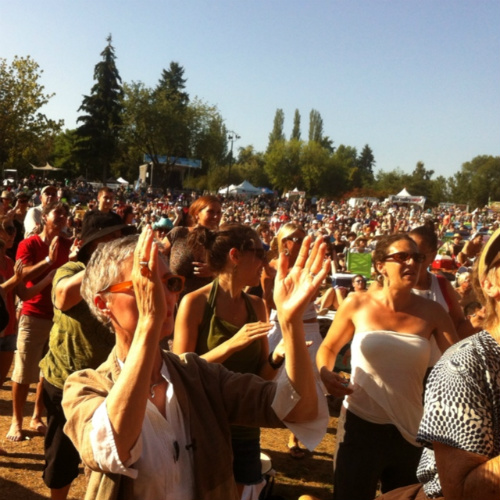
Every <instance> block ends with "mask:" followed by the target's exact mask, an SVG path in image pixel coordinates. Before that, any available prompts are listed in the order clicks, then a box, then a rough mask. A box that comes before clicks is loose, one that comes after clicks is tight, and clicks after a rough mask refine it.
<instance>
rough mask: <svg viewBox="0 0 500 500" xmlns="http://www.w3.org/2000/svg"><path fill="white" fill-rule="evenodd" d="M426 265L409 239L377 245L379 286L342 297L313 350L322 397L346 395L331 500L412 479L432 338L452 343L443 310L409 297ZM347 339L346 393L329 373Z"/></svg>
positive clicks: (359, 498) (359, 499)
mask: <svg viewBox="0 0 500 500" xmlns="http://www.w3.org/2000/svg"><path fill="white" fill-rule="evenodd" d="M424 259H425V257H424V256H423V255H422V254H421V253H419V252H418V251H417V246H416V244H415V242H414V241H413V240H412V239H411V238H409V236H407V235H404V234H395V235H391V236H387V237H385V238H383V239H382V240H380V241H379V243H378V244H377V247H376V249H375V252H374V265H375V269H376V271H377V274H378V279H377V283H375V284H374V285H372V287H371V288H370V290H369V291H368V292H367V293H363V294H361V293H360V294H358V293H353V294H351V295H349V296H348V297H347V299H346V300H345V301H344V302H343V304H342V305H341V307H340V308H339V310H338V311H337V314H336V316H335V319H334V321H333V323H332V325H331V327H330V330H329V331H328V334H327V336H326V338H325V340H324V341H323V343H322V345H321V347H320V349H319V351H318V355H317V365H318V369H319V370H320V374H321V378H322V380H323V382H324V384H325V386H326V388H327V389H328V392H329V393H330V394H332V395H334V396H337V397H342V396H346V397H345V400H344V404H343V408H342V412H341V418H340V419H339V427H338V430H337V450H336V456H335V477H334V499H335V500H352V499H354V498H355V499H356V500H365V499H366V500H371V499H373V498H375V494H376V489H377V485H378V482H379V481H380V482H381V488H382V492H385V491H389V490H392V489H394V488H397V487H400V486H405V485H407V484H412V483H411V481H414V480H415V477H416V467H417V464H418V460H419V457H420V448H419V446H418V445H417V443H416V441H415V438H416V433H417V430H418V424H419V422H420V418H421V415H422V393H423V379H424V376H425V372H426V369H427V366H428V363H429V358H430V339H431V337H435V338H436V341H437V345H438V346H439V348H440V350H445V349H446V348H448V347H449V346H450V345H451V344H453V343H454V342H455V341H456V340H458V339H457V336H456V333H455V328H454V326H453V323H452V321H451V319H450V317H449V316H448V315H447V314H445V312H444V310H443V308H442V307H441V306H440V305H439V304H437V303H435V302H432V301H430V300H427V299H424V298H422V297H419V296H417V295H415V294H413V293H412V288H413V287H414V286H415V284H416V281H417V278H418V275H419V270H420V265H421V264H422V262H423V261H424ZM351 340H352V346H351V352H352V377H351V381H350V383H349V385H348V386H347V385H346V383H345V381H344V380H343V379H342V377H340V376H339V375H338V374H336V373H334V372H333V371H332V370H333V367H334V363H335V359H336V356H337V353H338V352H339V351H340V349H341V348H342V347H343V346H344V345H345V344H346V343H347V342H349V341H351Z"/></svg>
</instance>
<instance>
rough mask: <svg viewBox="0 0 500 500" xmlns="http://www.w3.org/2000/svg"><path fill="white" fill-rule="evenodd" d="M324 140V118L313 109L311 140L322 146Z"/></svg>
mask: <svg viewBox="0 0 500 500" xmlns="http://www.w3.org/2000/svg"><path fill="white" fill-rule="evenodd" d="M322 139H323V118H321V115H320V113H319V111H316V110H315V109H311V112H310V113H309V140H310V141H316V142H318V143H320V144H321V141H322Z"/></svg>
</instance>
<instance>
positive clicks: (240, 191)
mask: <svg viewBox="0 0 500 500" xmlns="http://www.w3.org/2000/svg"><path fill="white" fill-rule="evenodd" d="M228 191H229V194H231V195H233V196H234V195H246V196H251V195H256V194H261V190H260V189H259V188H257V187H255V186H252V184H250V183H249V182H248V181H243V182H242V183H241V184H238V185H237V186H235V185H234V184H231V185H230V186H229V189H228V188H227V187H223V188H220V189H219V193H220V194H226V193H227V192H228Z"/></svg>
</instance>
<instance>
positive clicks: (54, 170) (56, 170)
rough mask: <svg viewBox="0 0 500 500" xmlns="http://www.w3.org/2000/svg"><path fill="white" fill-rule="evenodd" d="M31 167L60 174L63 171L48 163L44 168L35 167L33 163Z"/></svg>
mask: <svg viewBox="0 0 500 500" xmlns="http://www.w3.org/2000/svg"><path fill="white" fill-rule="evenodd" d="M30 165H31V166H32V167H33V168H34V169H35V170H45V171H52V172H58V171H61V170H62V168H57V167H53V166H52V165H49V162H47V163H46V164H45V166H44V167H35V165H33V163H30Z"/></svg>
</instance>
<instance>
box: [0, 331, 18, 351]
mask: <svg viewBox="0 0 500 500" xmlns="http://www.w3.org/2000/svg"><path fill="white" fill-rule="evenodd" d="M16 345H17V333H16V334H14V335H7V336H6V337H0V352H14V351H15V350H16Z"/></svg>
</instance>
